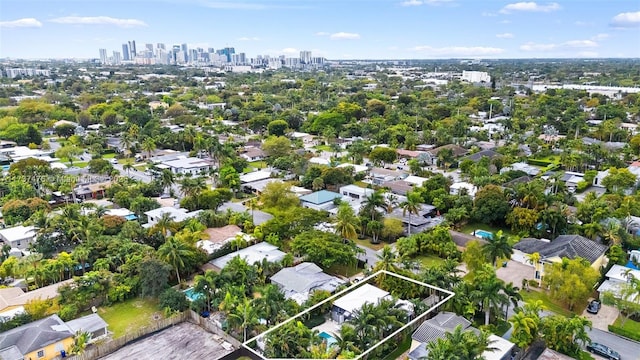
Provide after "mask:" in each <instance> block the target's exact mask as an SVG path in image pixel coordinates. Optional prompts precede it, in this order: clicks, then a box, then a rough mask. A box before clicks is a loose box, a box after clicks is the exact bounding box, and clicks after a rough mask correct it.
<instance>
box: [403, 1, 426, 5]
mask: <svg viewBox="0 0 640 360" xmlns="http://www.w3.org/2000/svg"><path fill="white" fill-rule="evenodd" d="M422 4H423V2H422V1H421V0H407V1H404V2H402V3H401V4H400V5H402V6H420V5H422Z"/></svg>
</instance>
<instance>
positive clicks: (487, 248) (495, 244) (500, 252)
mask: <svg viewBox="0 0 640 360" xmlns="http://www.w3.org/2000/svg"><path fill="white" fill-rule="evenodd" d="M486 241H487V243H486V244H485V245H483V246H482V251H483V252H484V253H485V255H486V257H487V258H488V259H489V261H490V262H491V263H492V264H493V266H496V265H497V261H498V259H510V258H511V255H512V254H513V248H512V247H511V244H510V243H509V238H508V237H507V236H506V235H504V234H503V233H502V230H500V231H498V232H497V233H495V234H492V235H491V237H489V238H488V239H486Z"/></svg>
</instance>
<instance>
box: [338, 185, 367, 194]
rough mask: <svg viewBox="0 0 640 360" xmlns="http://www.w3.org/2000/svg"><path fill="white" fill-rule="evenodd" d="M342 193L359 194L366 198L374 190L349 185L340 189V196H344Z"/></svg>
mask: <svg viewBox="0 0 640 360" xmlns="http://www.w3.org/2000/svg"><path fill="white" fill-rule="evenodd" d="M344 192H349V193H352V194H359V195H362V196H367V195H369V194H372V193H373V192H374V190H373V189H367V188H363V187H360V186H358V185H354V184H351V185H345V186H343V187H341V188H340V194H342V195H344Z"/></svg>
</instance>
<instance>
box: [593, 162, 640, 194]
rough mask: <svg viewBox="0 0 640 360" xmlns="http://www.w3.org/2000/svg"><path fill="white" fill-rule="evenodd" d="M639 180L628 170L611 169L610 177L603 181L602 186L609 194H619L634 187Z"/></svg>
mask: <svg viewBox="0 0 640 360" xmlns="http://www.w3.org/2000/svg"><path fill="white" fill-rule="evenodd" d="M637 181H638V179H637V178H636V176H635V175H634V174H632V173H631V172H630V171H629V170H628V169H626V168H622V169H617V168H614V167H612V168H610V169H609V175H607V176H606V177H605V178H604V179H603V180H602V185H603V186H604V187H605V188H606V189H607V191H609V192H613V193H619V192H622V191H624V190H627V189H630V188H632V187H634V186H635V185H636V183H637Z"/></svg>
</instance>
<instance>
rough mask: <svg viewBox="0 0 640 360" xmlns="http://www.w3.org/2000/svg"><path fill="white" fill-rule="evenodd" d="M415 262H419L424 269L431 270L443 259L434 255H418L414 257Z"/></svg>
mask: <svg viewBox="0 0 640 360" xmlns="http://www.w3.org/2000/svg"><path fill="white" fill-rule="evenodd" d="M415 260H418V261H420V263H421V264H422V266H424V267H425V268H432V267H435V266H438V265H440V264H442V263H443V262H444V259H442V258H439V257H437V256H434V255H420V256H418V257H416V258H415Z"/></svg>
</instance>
